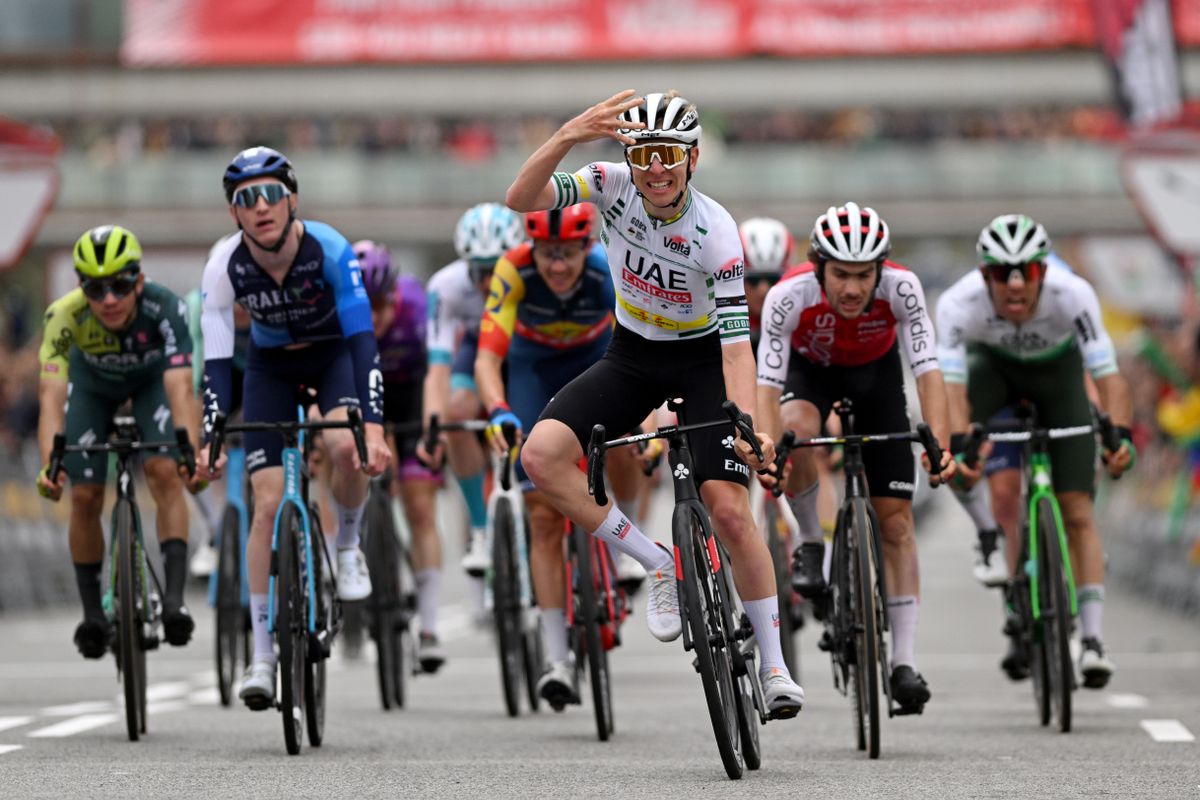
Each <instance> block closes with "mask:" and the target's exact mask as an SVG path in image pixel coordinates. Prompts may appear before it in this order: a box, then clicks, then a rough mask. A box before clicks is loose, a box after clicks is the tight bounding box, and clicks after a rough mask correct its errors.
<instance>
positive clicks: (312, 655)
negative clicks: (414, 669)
mask: <svg viewBox="0 0 1200 800" xmlns="http://www.w3.org/2000/svg"><path fill="white" fill-rule="evenodd" d="M309 541H310V542H311V544H312V553H311V556H312V560H311V561H310V562H309V569H311V570H312V580H313V586H314V587H315V589H316V593H317V596H316V606H317V625H316V627H317V633H315V634H309V635H308V637H307V644H308V646H307V647H306V648H305V649H304V665H305V666H304V668H305V675H304V720H305V722H306V723H307V726H308V741H309V744H311V745H312V746H313V747H320V746H321V742H323V741H324V740H325V694H326V692H325V687H326V683H325V646H328V645H329V643H330V638H329V637H332V636H333V610H334V602H335V601H334V598H333V583H332V581H327V580H326V578H325V571H326V569H327V568H330V569H331V566H330V565H329V564H327V563H326V560H325V558H326V550H325V537H324V535H323V534H322V533H321V525H320V523H319V522H317V518H316V516H315V515H314V517H313V528H312V531H311V536H310V537H309ZM301 574H304V570H301ZM306 628H307V626H306ZM318 636H324V637H326V638H325V645H322V643H321V641H320V639H319V638H318Z"/></svg>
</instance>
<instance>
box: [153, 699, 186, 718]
mask: <svg viewBox="0 0 1200 800" xmlns="http://www.w3.org/2000/svg"><path fill="white" fill-rule="evenodd" d="M187 707H188V704H187V703H185V702H184V701H182V700H164V701H162V702H160V703H151V702H147V703H146V714H147V715H150V714H165V713H167V712H170V711H183V710H184V709H185V708H187Z"/></svg>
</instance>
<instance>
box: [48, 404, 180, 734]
mask: <svg viewBox="0 0 1200 800" xmlns="http://www.w3.org/2000/svg"><path fill="white" fill-rule="evenodd" d="M167 448H176V450H177V452H178V456H177V461H178V462H179V463H180V464H182V465H184V466H185V467H186V468H187V471H188V472H189V473H193V472H195V469H196V462H195V458H194V454H193V451H192V445H191V442H190V441H188V435H187V431H186V430H184V429H182V428H176V429H175V439H174V440H173V441H169V440H163V441H152V442H146V441H142V437H141V433H140V432H139V431H138V428H137V423H136V421H135V420H134V419H133V418H132V417H124V416H118V417H114V418H113V422H112V429H111V433H110V436H109V438H108V441H106V442H104V443H102V444H87V445H83V444H80V445H68V444H67V437H66V436H65V435H64V434H62V433H57V434H55V435H54V443H53V446H52V448H51V451H50V466H49V469H48V471H47V475H48V476H49V478H50V480H51V482H57V480H58V476H59V473H60V472H61V471H62V468H63V464H62V462H63V457H64V456H65V455H66V454H68V453H80V454H83V455H85V456H94V455H98V456H101V457H103V458H108V457H109V455H110V454H111V455H113V456H115V457H116V472H115V478H116V484H117V499H116V501H115V502H114V503H113V509H112V521H111V523H110V525H109V532H110V540H109V547H108V552H109V570H108V574H109V585H108V590H107V591H106V592H105V594H104V597H103V598H102V601H103V605H104V612H105V616H107V617H108V620H109V622H111V623H113V625H114V627H115V642H114V648H113V652H114V654H115V655H116V658H117V676H118V678H119V679H120V681H121V689H122V694H123V695H124V699H125V729H126V731H127V732H128V734H129V740H130V741H131V742H136V741H137V740H138V737H139V736H140V735H141V734H144V733H145V732H146V651H147V650H155V649H157V648H158V644H159V635H158V632H159V627H160V626H161V624H162V617H161V612H162V601H161V598H162V596H163V588H162V582H161V581H160V580H159V579H158V573H157V572H156V571H155V569H154V565H153V564H151V563H150V560H149V558H148V557H147V555H146V542H145V539H144V538H143V536H142V517H141V514H140V513H139V512H138V506H137V496H136V494H135V492H134V490H133V471H132V462H133V461H134V459H135V458H136V457H137V455H138V454H139V453H145V452H158V453H164V452H166V449H167Z"/></svg>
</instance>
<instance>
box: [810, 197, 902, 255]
mask: <svg viewBox="0 0 1200 800" xmlns="http://www.w3.org/2000/svg"><path fill="white" fill-rule="evenodd" d="M812 246H813V249H815V250H816V251H817V254H818V255H819V256H820V257H821V258H823V259H825V260H827V261H847V262H851V263H854V262H868V261H882V260H883V259H885V258H887V255H888V253H890V252H891V250H892V239H891V236H889V235H888V226H887V223H886V222H884V221H883V219H882V218H881V217H880V216H879V214H878V213H877V212H876V211H875V209H873V208H866V207H863V208H860V207H859V206H858V205H857V204H856V203H846V205H844V206H842V207H841V208H832V207H831V208H829V210H827V211H826V212H825V213H824V214H822V215H821V216H819V217H817V221H816V224H814V225H813V231H812Z"/></svg>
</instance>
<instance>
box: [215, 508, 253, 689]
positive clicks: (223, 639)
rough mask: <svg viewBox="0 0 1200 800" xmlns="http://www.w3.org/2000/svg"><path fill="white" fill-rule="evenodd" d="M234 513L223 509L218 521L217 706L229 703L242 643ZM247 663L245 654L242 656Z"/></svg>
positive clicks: (238, 545) (238, 548)
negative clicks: (223, 512)
mask: <svg viewBox="0 0 1200 800" xmlns="http://www.w3.org/2000/svg"><path fill="white" fill-rule="evenodd" d="M239 522H240V520H239V517H238V511H237V509H236V508H234V507H233V506H226V507H225V514H224V516H222V518H221V533H220V536H221V549H220V552H219V556H218V561H217V635H216V642H215V643H216V648H215V650H216V652H215V655H216V666H217V689H218V690H219V691H220V694H221V705H223V706H226V707H228V706H229V705H230V704H231V703H232V702H233V685H234V681H236V680H237V663H238V644H239V643H240V642H241V641H242V640H243V636H242V626H243V621H244V616H245V611H244V610H243V609H242V564H241V561H242V553H241V550H242V548H241V541H240V540H241V531H240V525H239ZM245 655H246V656H247V661H248V660H249V659H248V656H249V653H248V652H247V653H245Z"/></svg>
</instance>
